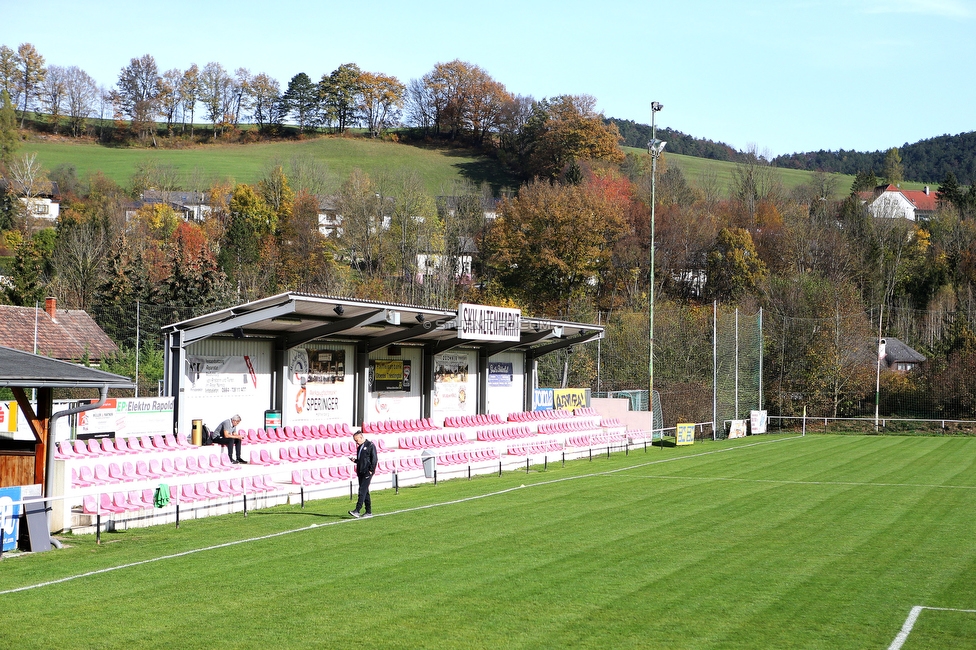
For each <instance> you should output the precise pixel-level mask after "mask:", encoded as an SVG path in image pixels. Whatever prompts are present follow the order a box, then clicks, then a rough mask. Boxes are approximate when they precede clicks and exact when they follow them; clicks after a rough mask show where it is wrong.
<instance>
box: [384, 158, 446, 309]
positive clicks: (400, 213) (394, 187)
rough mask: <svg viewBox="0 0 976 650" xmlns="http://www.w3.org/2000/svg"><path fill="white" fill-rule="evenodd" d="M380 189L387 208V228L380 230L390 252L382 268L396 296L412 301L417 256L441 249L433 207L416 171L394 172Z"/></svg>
mask: <svg viewBox="0 0 976 650" xmlns="http://www.w3.org/2000/svg"><path fill="white" fill-rule="evenodd" d="M384 190H385V193H386V195H388V196H389V203H388V207H389V209H390V215H389V216H390V225H389V229H388V230H385V231H384V232H385V233H386V235H387V237H388V239H389V245H388V247H387V250H388V251H390V252H389V253H388V254H387V255H386V256H385V260H384V262H385V266H386V269H385V270H386V271H387V273H388V274H389V275H391V276H394V277H396V279H397V284H398V285H399V291H398V293H399V295H398V298H399V299H400V300H402V301H404V302H409V303H411V304H416V303H417V301H418V296H417V295H416V289H417V274H418V268H417V259H418V256H419V255H420V254H421V253H424V254H426V255H428V256H431V255H440V253H441V251H442V250H443V235H442V232H441V227H440V221H439V219H438V218H437V206H436V204H435V203H434V200H433V198H432V197H431V196H430V195H429V194H427V190H426V188H425V187H424V183H423V180H422V179H421V178H420V176H418V175H417V174H416V173H410V172H403V173H400V174H396V175H394V176H393V177H392V178H390V179H388V180H387V182H386V183H385V184H384ZM384 216H385V215H384Z"/></svg>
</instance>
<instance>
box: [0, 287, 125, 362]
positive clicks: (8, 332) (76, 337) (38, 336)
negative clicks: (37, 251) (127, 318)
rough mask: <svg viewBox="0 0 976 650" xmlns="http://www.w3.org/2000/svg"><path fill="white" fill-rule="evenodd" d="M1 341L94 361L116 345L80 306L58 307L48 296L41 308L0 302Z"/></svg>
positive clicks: (75, 359)
mask: <svg viewBox="0 0 976 650" xmlns="http://www.w3.org/2000/svg"><path fill="white" fill-rule="evenodd" d="M0 345H2V346H5V347H8V348H13V349H15V350H22V351H24V352H34V351H35V350H36V352H37V354H40V355H43V356H46V357H51V358H52V359H59V360H61V361H73V362H75V363H77V362H79V361H81V360H82V359H85V358H87V359H88V360H89V361H90V362H91V363H92V364H94V365H97V364H98V363H100V362H101V361H102V359H104V358H105V357H107V356H108V355H111V354H115V353H116V352H118V351H119V348H118V346H117V345H116V344H115V342H114V341H112V339H110V338H109V337H108V335H107V334H106V333H105V331H104V330H102V328H101V327H99V326H98V323H96V322H95V321H94V320H93V319H92V317H91V316H89V315H88V313H87V312H86V311H84V310H83V309H58V301H57V298H47V299H45V301H44V308H43V309H35V308H34V307H15V306H13V305H0Z"/></svg>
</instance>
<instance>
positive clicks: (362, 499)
mask: <svg viewBox="0 0 976 650" xmlns="http://www.w3.org/2000/svg"><path fill="white" fill-rule="evenodd" d="M352 439H353V440H355V441H356V455H355V456H353V457H351V458H350V459H349V460H351V461H352V462H354V463H356V476H358V477H359V500H358V501H357V502H356V509H355V510H350V511H349V514H350V515H352V516H353V517H355V518H357V519H359V518H360V517H372V516H373V504H372V502H371V501H370V499H369V482H370V480H371V479H372V478H373V474H375V473H376V445H374V444H373V443H371V442H370V441H369V440H367V439H366V436H364V435H363V434H362V432H361V431H357V432H356V433H354V434H352ZM363 506H366V512H365V513H363V514H359V511H360V510H362V508H363Z"/></svg>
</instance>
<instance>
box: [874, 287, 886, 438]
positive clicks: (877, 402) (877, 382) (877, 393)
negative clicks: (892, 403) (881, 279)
mask: <svg viewBox="0 0 976 650" xmlns="http://www.w3.org/2000/svg"><path fill="white" fill-rule="evenodd" d="M883 322H884V300H882V301H881V311H880V312H879V313H878V369H877V370H878V371H877V374H876V375H875V379H874V432H875V433H877V432H878V415H879V411H880V409H881V326H882V325H881V324H882V323H883Z"/></svg>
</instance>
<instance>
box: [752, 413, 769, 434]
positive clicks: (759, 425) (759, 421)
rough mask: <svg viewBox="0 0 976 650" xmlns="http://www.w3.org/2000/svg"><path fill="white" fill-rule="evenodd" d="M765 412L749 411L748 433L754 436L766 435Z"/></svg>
mask: <svg viewBox="0 0 976 650" xmlns="http://www.w3.org/2000/svg"><path fill="white" fill-rule="evenodd" d="M766 414H767V411H749V431H750V432H751V433H752V434H753V435H755V434H757V433H766Z"/></svg>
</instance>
